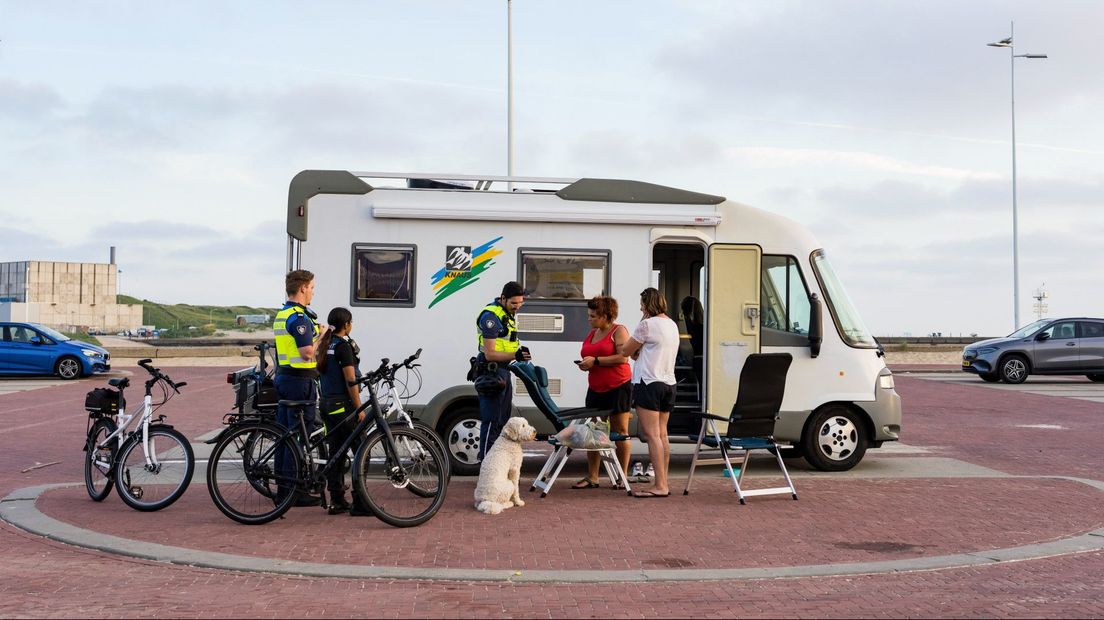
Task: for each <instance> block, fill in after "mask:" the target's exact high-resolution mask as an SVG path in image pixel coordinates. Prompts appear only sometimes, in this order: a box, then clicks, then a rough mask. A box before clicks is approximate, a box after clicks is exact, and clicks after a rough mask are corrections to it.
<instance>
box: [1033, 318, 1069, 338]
mask: <svg viewBox="0 0 1104 620" xmlns="http://www.w3.org/2000/svg"><path fill="white" fill-rule="evenodd" d="M1041 333H1043V334H1046V335H1047V336H1049V337H1050V338H1052V339H1055V338H1056V339H1058V340H1068V339H1070V338H1076V337H1077V336H1076V335H1075V334H1076V333H1077V332H1076V331H1075V330H1074V326H1073V321H1070V322H1068V323H1055V324H1054V325H1051V326H1050V327H1048V328H1046V329H1044V330H1043V331H1042V332H1041Z"/></svg>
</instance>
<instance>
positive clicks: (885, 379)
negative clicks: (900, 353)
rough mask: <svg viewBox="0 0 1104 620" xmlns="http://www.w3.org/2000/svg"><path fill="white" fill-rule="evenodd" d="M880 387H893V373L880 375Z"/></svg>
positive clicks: (888, 388) (890, 388)
mask: <svg viewBox="0 0 1104 620" xmlns="http://www.w3.org/2000/svg"><path fill="white" fill-rule="evenodd" d="M878 387H880V388H882V389H883V390H892V389H893V375H881V376H879V377H878Z"/></svg>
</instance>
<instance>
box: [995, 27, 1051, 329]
mask: <svg viewBox="0 0 1104 620" xmlns="http://www.w3.org/2000/svg"><path fill="white" fill-rule="evenodd" d="M1015 34H1016V22H1012V26H1011V31H1010V32H1009V34H1008V38H1007V39H1001V40H1000V41H997V42H996V43H987V45H988V46H989V47H1007V48H1008V51H1009V60H1010V64H1011V65H1012V303H1013V307H1012V316H1013V320H1014V321H1015V325H1013V326H1012V329H1013V331H1015V330H1017V329H1019V328H1020V245H1019V232H1020V231H1019V220H1018V218H1017V210H1016V59H1017V58H1046V57H1047V55H1046V54H1017V53H1016V46H1015V44H1014V43H1013V42H1012V38H1013V37H1014V36H1015Z"/></svg>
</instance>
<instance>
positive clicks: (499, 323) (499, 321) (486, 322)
mask: <svg viewBox="0 0 1104 620" xmlns="http://www.w3.org/2000/svg"><path fill="white" fill-rule="evenodd" d="M476 327H477V330H478V332H479V361H480V362H482V363H485V362H486V361H487V358H486V356H485V355H484V354H483V339H484V338H488V339H489V338H494V339H495V351H503V352H506V353H510V354H516V353H517V351H518V349H520V348H521V342H519V341H518V333H517V323H516V322H515V320H514V315H512V314H510V313H508V312H507V311H506V308H503V307H502V305H501V304H499V303H498V301H497V300H496V301H494V302H492V303H490V304H488V305H487V306H485V307H484V308H483V310H481V311H480V313H479V318H478V319H476ZM507 364H508V362H500V363H499V364H498V370H497V371H496V372H497V373H498V376H499V377H500V378H501V379H502V380H503V382H504V383H505V385H506V387H505V389H503V390H502V392H500V393H499V394H479V419H480V422H481V425H480V428H479V460H480V461H482V460H483V456H484V455H485V454H486V453H487V450H490V449H491V445H493V444H494V442H495V440H496V439H498V436H499V434H501V433H502V427H504V426H506V422H507V421H509V419H510V412H511V410H512V409H513V396H514V394H513V390H511V389H510V371H509V370H508V369H507V368H506V366H507Z"/></svg>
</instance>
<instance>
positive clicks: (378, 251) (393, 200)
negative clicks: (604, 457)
mask: <svg viewBox="0 0 1104 620" xmlns="http://www.w3.org/2000/svg"><path fill="white" fill-rule="evenodd" d="M287 233H288V245H287V268H288V270H292V269H309V270H311V271H313V272H314V273H315V275H316V282H317V287H316V294H315V298H314V304H313V305H314V307H315V309H316V310H317V311H318V312H319V314H320V315H321V316H323V317H324V316H325V315H326V313H327V312H328V311H329V309H330V308H332V307H334V306H346V307H348V308H350V309H351V310H352V313H353V320H354V328H353V332H354V335H355V336H356V337H357V339H358V342H359V343H360V345H361V350H362V353H361V359H362V360H364V365H365V367H366V368H368V367H372V366H373V361H374V360H378V358H381V357H389V358H391V359H392V360H398V359H402V358H404V357H405V356H407V355H408V354H410V353H412V352H413V351H414V350H416V349H418V348H419V347H421V348H423V349H424V352H423V354H422V357H421V360H422V362H423V367H422V368H421V370H422V375H423V377H424V384H423V386H422V389H421V391H420V392H419V393H418V394H417V395H416V396H415V397H414V398H412V399H411V402H409V403H408V405H409V409H410V410H412V411H414V412H416V414H417V415H418V417H419V418H420V419H421V420H422V421H423V422H426V423H427V424H430V425H432V426H433V427H434V428H436V429H437V430H438V432H439V433H440V434H441V436H442V437H443V438H444V439H445V442H446V444H447V445H448V447H449V451H450V455H449V456H450V458H451V460H452V465H453V467H454V468H455V471H457V472H459V473H462V474H463V473H474V472H475V471H476V469H477V468H478V457H477V454H478V449H479V408H478V404H477V400H476V394H475V390H474V388H473V387H472V385H471V384H470V383H468V382H467V381H465V374H466V373H467V371H468V359H469V358H470V357H471V356H473V355H475V354H476V352H477V344H476V343H477V340H476V324H475V321H476V318H477V315H478V314H479V312H480V310H481V309H482V308H483V306H485V305H486V304H487V303H489V302H491V301H492V300H493V299H494V298H495V297H496V296H497V295H498V293H499V292H500V291H501V289H502V285H503V284H504V283H506V282H508V281H510V280H516V281H518V282H520V283H521V284H522V285H523V286H524V287H525V289H526V292H527V300H526V303H525V306H524V307H523V308H522V310H521V312H520V313H519V314H518V317H517V319H518V320H517V324H518V331H519V335H520V337H521V340H522V343H523V344H525V345H527V346H528V347H529V348H530V350H531V352H532V354H533V362H534V363H536V364H538V365H541V366H544V367H546V368H547V369H548V375H549V390H550V393H551V395H552V397H553V398H554V399H555V400H556V402H557V403H558V404H559V405H560V406H561V407H571V406H581V405H582V404H583V399H584V396H585V394H586V389H587V382H586V375H585V373H584V372H581V371H580V370H579V369H578V368H577V367H576V366H575V364H574V363H573V360H576V359H578V358H579V348H580V344H581V342H582V340H583V338H584V337H585V335H586V334H587V333H588V331H589V325H588V323H587V317H586V301H587V300H588V299H589V298H591V297H593V296H595V295H601V294H607V295H612V296H613V297H615V298H617V299H618V300H619V301H620V306H621V313H620V314H621V315H620V317H619V319H618V321H619V322H620V323H623V324H625V325H626V326H627V327H628V328H629V330H630V331H631V330H632V328H633V327H634V326H635V324H636V323H637V321H638V320H639V318H640V317H639V310H638V301H639V295H640V291H642V290H643V289H644V288H646V287H648V286H656V287H657V288H659V290H660V291H662V292H663V294H664V295H665V296H666V298H667V303H668V306H669V307H670V308H671V311H670V316H671V317H672V318H673V319H675V320H676V322H677V323H678V325H679V329H680V331H681V332H682V333H683V338H684V342H683V346H682V348H681V351H680V355H679V360H678V368H677V376H678V379H679V384H678V386H677V399H676V406H675V411H674V412H673V414H672V416H671V423H670V427H669V430H670V436H671V438H672V440H677V439H678V437H679V436H682V437H685V436H686V434H687V431H688V430H691V429H692V430H694V431H696V430H697V424H696V423H695V422H693V421H691V419H690V418H689V416H684V417H682V418H680V417H679V416H678V415H677V414H678V411H680V410H698V411H700V410H707V411H710V412H712V413H714V414H718V415H728V412H729V410H730V409H731V408H732V405H733V403H734V402H735V399H736V394H737V389H738V382H739V376H740V369H741V368H742V365H743V361H744V359H746V358H747V356H748V355H749V354H751V353H755V352H788V353H791V354H792V355H793V358H794V361H793V364H792V366H791V367H790V371H789V375H788V378H787V382H786V395H785V400H784V401H783V404H782V412H781V415H780V419H779V420H778V422H777V424H776V426H775V438H776V439H777V440H779V441H782V442H787V441H788V442H791V443H792V444H793V446H794V449H793V450H789V451H788V452H790V453H791V454H792V455H793V456H804V457H805V458H806V459H807V460H808V461H809V463H810V464H812V465H813V466H814V467H816V468H819V469H822V470H834V471H840V470H846V469H850V468H851V467H854V466H855V464H857V463H858V462H859V461H860V460H861V459H862V457H863V455H864V454H865V452H866V450H867V448H876V447H879V446H881V445H882V443H883V442H885V441H895V440H896V439H897V438H898V434H899V433H900V430H901V400H900V397H899V396H898V395H897V393H896V391H895V390H894V387H893V376H892V375H891V373H890V371H889V369H888V368H886V365H885V361H884V356H883V354H882V351H881V350H880V348H879V346H878V344H877V343H876V342H875V340H874V338H873V337H872V336H871V335H870V333H869V332H868V331H867V329H866V327H865V326H864V325H863V322H862V319H861V318H860V316H859V313H858V312H857V311H856V309H855V307H854V306H853V305H852V304H851V301H850V299H848V297H847V294H846V293H845V292H844V288H843V286H842V284H841V283H840V281H839V279H838V278H837V277H836V274H835V272H834V271H833V269H832V266H831V263H830V262H829V255H828V254H827V253H826V252H825V250H823V249H822V248H821V247H820V245H819V244H818V243H817V241H816V239H814V238H813V236H812V235H811V234H810V233H809V232H808V231H807V230H806V229H805V227H803V226H801V225H800V224H797V223H796V222H793V221H791V220H789V219H786V218H784V217H780V216H778V215H774V214H771V213H768V212H766V211H761V210H758V209H754V208H751V207H748V206H745V205H742V204H739V203H736V202H732V201H730V200H726V199H725V198H723V197H721V196H713V195H709V194H701V193H696V192H690V191H685V190H679V189H674V188H670V187H664V186H660V185H654V184H650V183H642V182H639V181H623V180H608V179H548V178H518V177H512V178H507V177H474V176H463V175H440V174H432V175H426V174H388V173H375V172H346V171H333V170H307V171H303V172H301V173H299V174H298V175H296V176H295V178H294V179H292V182H291V187H290V191H289V196H288V215H287ZM514 389H515V390H516V394H515V398H514V405H515V407H516V408H517V410H518V413H519V414H521V415H525V416H526V417H527V418H528V419H529V421H530V422H531V423H532V424H533V425H534V426H536V428H537V429H538V431H539V432H542V433H551V432H553V427H552V425H551V424H550V423H549V422H548V421H547V420H545V419H544V417H543V416H542V415H541V414H540V413H539V411H538V410H537V408H536V407H535V406H533V403H532V401H531V400H530V399H529V398H528V395H527V394H526V392H525V390H524V388H523V387H522V386H521V385H520V383H519V384H516V385H515V386H514ZM634 421H635V418H634ZM632 430H633V429H630V431H632Z"/></svg>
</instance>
